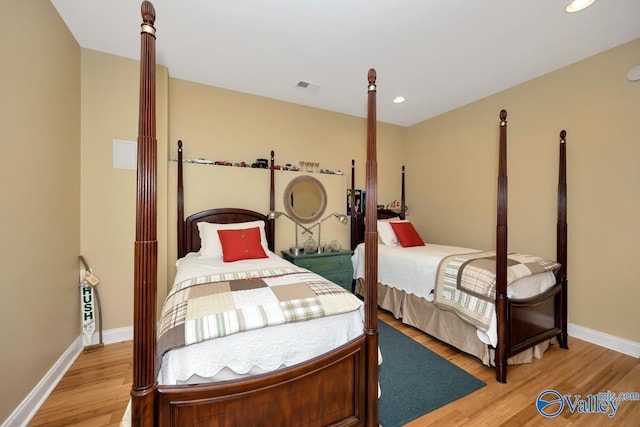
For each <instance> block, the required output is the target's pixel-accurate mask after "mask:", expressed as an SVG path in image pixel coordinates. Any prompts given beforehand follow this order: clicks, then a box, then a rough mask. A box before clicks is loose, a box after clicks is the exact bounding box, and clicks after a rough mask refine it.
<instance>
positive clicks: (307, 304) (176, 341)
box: [158, 266, 362, 358]
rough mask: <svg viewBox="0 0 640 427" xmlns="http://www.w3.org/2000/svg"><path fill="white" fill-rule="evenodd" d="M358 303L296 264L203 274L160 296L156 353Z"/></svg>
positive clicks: (344, 309) (341, 310)
mask: <svg viewBox="0 0 640 427" xmlns="http://www.w3.org/2000/svg"><path fill="white" fill-rule="evenodd" d="M361 305H362V303H361V302H360V300H359V299H357V298H356V297H355V296H354V295H352V294H351V293H350V292H348V291H346V290H345V289H344V288H342V287H340V286H338V285H336V284H334V283H332V282H330V281H328V280H326V279H324V278H323V277H321V276H319V275H317V274H315V273H311V272H309V271H308V270H305V269H303V268H300V267H297V266H291V267H278V268H270V269H261V270H250V271H239V272H233V273H224V274H216V275H208V276H202V277H196V278H193V279H188V280H185V281H183V282H181V283H178V284H176V285H175V286H174V287H173V288H172V290H171V292H170V293H169V295H167V298H166V300H165V305H164V308H163V310H162V316H161V319H160V327H159V331H158V357H159V358H161V357H162V355H163V354H164V353H165V352H167V351H168V350H170V349H172V348H176V347H182V346H186V345H189V344H194V343H197V342H201V341H204V340H208V339H213V338H218V337H224V336H227V335H231V334H235V333H238V332H243V331H248V330H252V329H258V328H264V327H267V326H273V325H280V324H283V323H288V322H299V321H304V320H310V319H315V318H318V317H323V316H330V315H333V314H338V313H346V312H349V311H353V310H356V309H358V308H359V307H360V306H361Z"/></svg>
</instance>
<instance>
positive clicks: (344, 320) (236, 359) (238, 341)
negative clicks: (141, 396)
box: [158, 252, 364, 385]
mask: <svg viewBox="0 0 640 427" xmlns="http://www.w3.org/2000/svg"><path fill="white" fill-rule="evenodd" d="M268 255H269V258H265V259H260V260H243V261H236V262H233V263H225V262H223V261H222V259H199V258H198V254H196V253H190V254H187V256H186V257H184V258H182V259H180V260H178V262H176V266H177V267H178V271H177V273H176V278H175V280H174V284H175V283H179V282H181V281H183V280H185V279H187V278H189V277H196V276H201V275H206V274H212V273H220V272H224V271H233V270H238V269H242V270H245V269H251V268H254V267H259V266H261V267H265V266H278V265H289V264H290V263H289V262H288V261H285V260H283V259H282V258H280V257H278V256H277V255H275V254H273V253H271V252H269V253H268ZM363 327H364V308H363V305H361V306H360V309H359V310H355V311H352V312H348V313H343V314H339V315H335V316H327V317H322V318H318V319H313V320H310V321H305V322H294V323H287V324H284V325H278V326H273V327H268V328H262V329H257V330H251V331H247V332H243V333H238V334H233V335H229V336H227V337H224V338H218V339H213V340H209V341H205V342H202V343H199V344H193V345H189V346H186V347H182V348H179V349H174V350H171V351H169V352H168V353H166V354H165V355H164V357H163V358H162V364H161V366H160V371H159V373H158V384H165V385H172V384H182V383H190V382H191V383H197V382H203V381H220V380H225V379H230V378H238V377H243V376H247V375H254V374H257V373H264V372H268V371H273V370H275V369H279V368H281V367H284V366H291V365H294V364H297V363H300V362H303V361H305V360H308V359H311V358H313V357H316V356H319V355H321V354H323V353H326V352H327V351H329V350H332V349H334V348H336V347H339V346H340V345H342V344H345V343H347V342H349V341H351V340H352V339H354V338H356V337H358V336H360V335H362V334H363Z"/></svg>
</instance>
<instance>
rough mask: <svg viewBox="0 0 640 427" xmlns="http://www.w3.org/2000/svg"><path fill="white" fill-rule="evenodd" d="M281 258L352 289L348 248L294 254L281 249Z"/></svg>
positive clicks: (347, 288) (351, 268) (351, 271)
mask: <svg viewBox="0 0 640 427" xmlns="http://www.w3.org/2000/svg"><path fill="white" fill-rule="evenodd" d="M281 253H282V258H284V259H286V260H287V261H289V262H292V263H294V264H295V265H297V266H299V267H303V268H306V269H307V270H311V271H313V272H314V273H317V274H319V275H320V276H322V277H324V278H326V279H328V280H331V281H332V282H334V283H337V284H338V285H340V286H342V287H343V288H345V289H346V290H348V291H352V288H351V281H352V279H353V265H352V264H351V255H352V252H351V251H350V250H340V251H338V252H322V253H313V254H305V253H301V254H299V255H294V254H292V253H291V252H289V251H282V252H281Z"/></svg>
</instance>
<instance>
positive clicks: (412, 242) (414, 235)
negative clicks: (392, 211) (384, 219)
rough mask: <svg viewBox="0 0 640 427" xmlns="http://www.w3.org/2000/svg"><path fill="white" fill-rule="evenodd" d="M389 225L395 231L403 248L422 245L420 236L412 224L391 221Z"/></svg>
mask: <svg viewBox="0 0 640 427" xmlns="http://www.w3.org/2000/svg"><path fill="white" fill-rule="evenodd" d="M391 227H392V228H393V231H394V232H395V233H396V237H397V238H398V241H399V242H400V244H401V245H402V247H403V248H408V247H410V246H424V241H423V240H422V237H420V235H419V234H418V232H417V231H416V229H415V228H414V227H413V224H411V223H410V222H393V221H392V222H391Z"/></svg>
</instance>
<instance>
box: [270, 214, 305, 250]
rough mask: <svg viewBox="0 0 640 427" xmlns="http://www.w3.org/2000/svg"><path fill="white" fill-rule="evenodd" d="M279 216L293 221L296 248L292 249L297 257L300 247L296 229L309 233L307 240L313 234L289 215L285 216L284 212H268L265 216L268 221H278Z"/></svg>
mask: <svg viewBox="0 0 640 427" xmlns="http://www.w3.org/2000/svg"><path fill="white" fill-rule="evenodd" d="M280 215H284V216H286V217H287V218H289V219H290V220H291V221H293V223H294V224H295V225H296V230H295V233H296V246H295V248H294V249H295V252H296V255H297V252H298V251H299V250H300V246H299V245H298V227H302V229H303V230H304V231H305V232H307V233H309V238H311V235H312V234H313V232H312V231H311V230H310V229H308V228H307V227H305V226H304V225H302V224H300V223H299V222H298V221H296V220H295V219H293V218H291V217H290V216H289V215H287V214H286V213H284V212H278V211H270V212H269V213H268V214H267V218H269V219H278V218H279V217H280Z"/></svg>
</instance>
